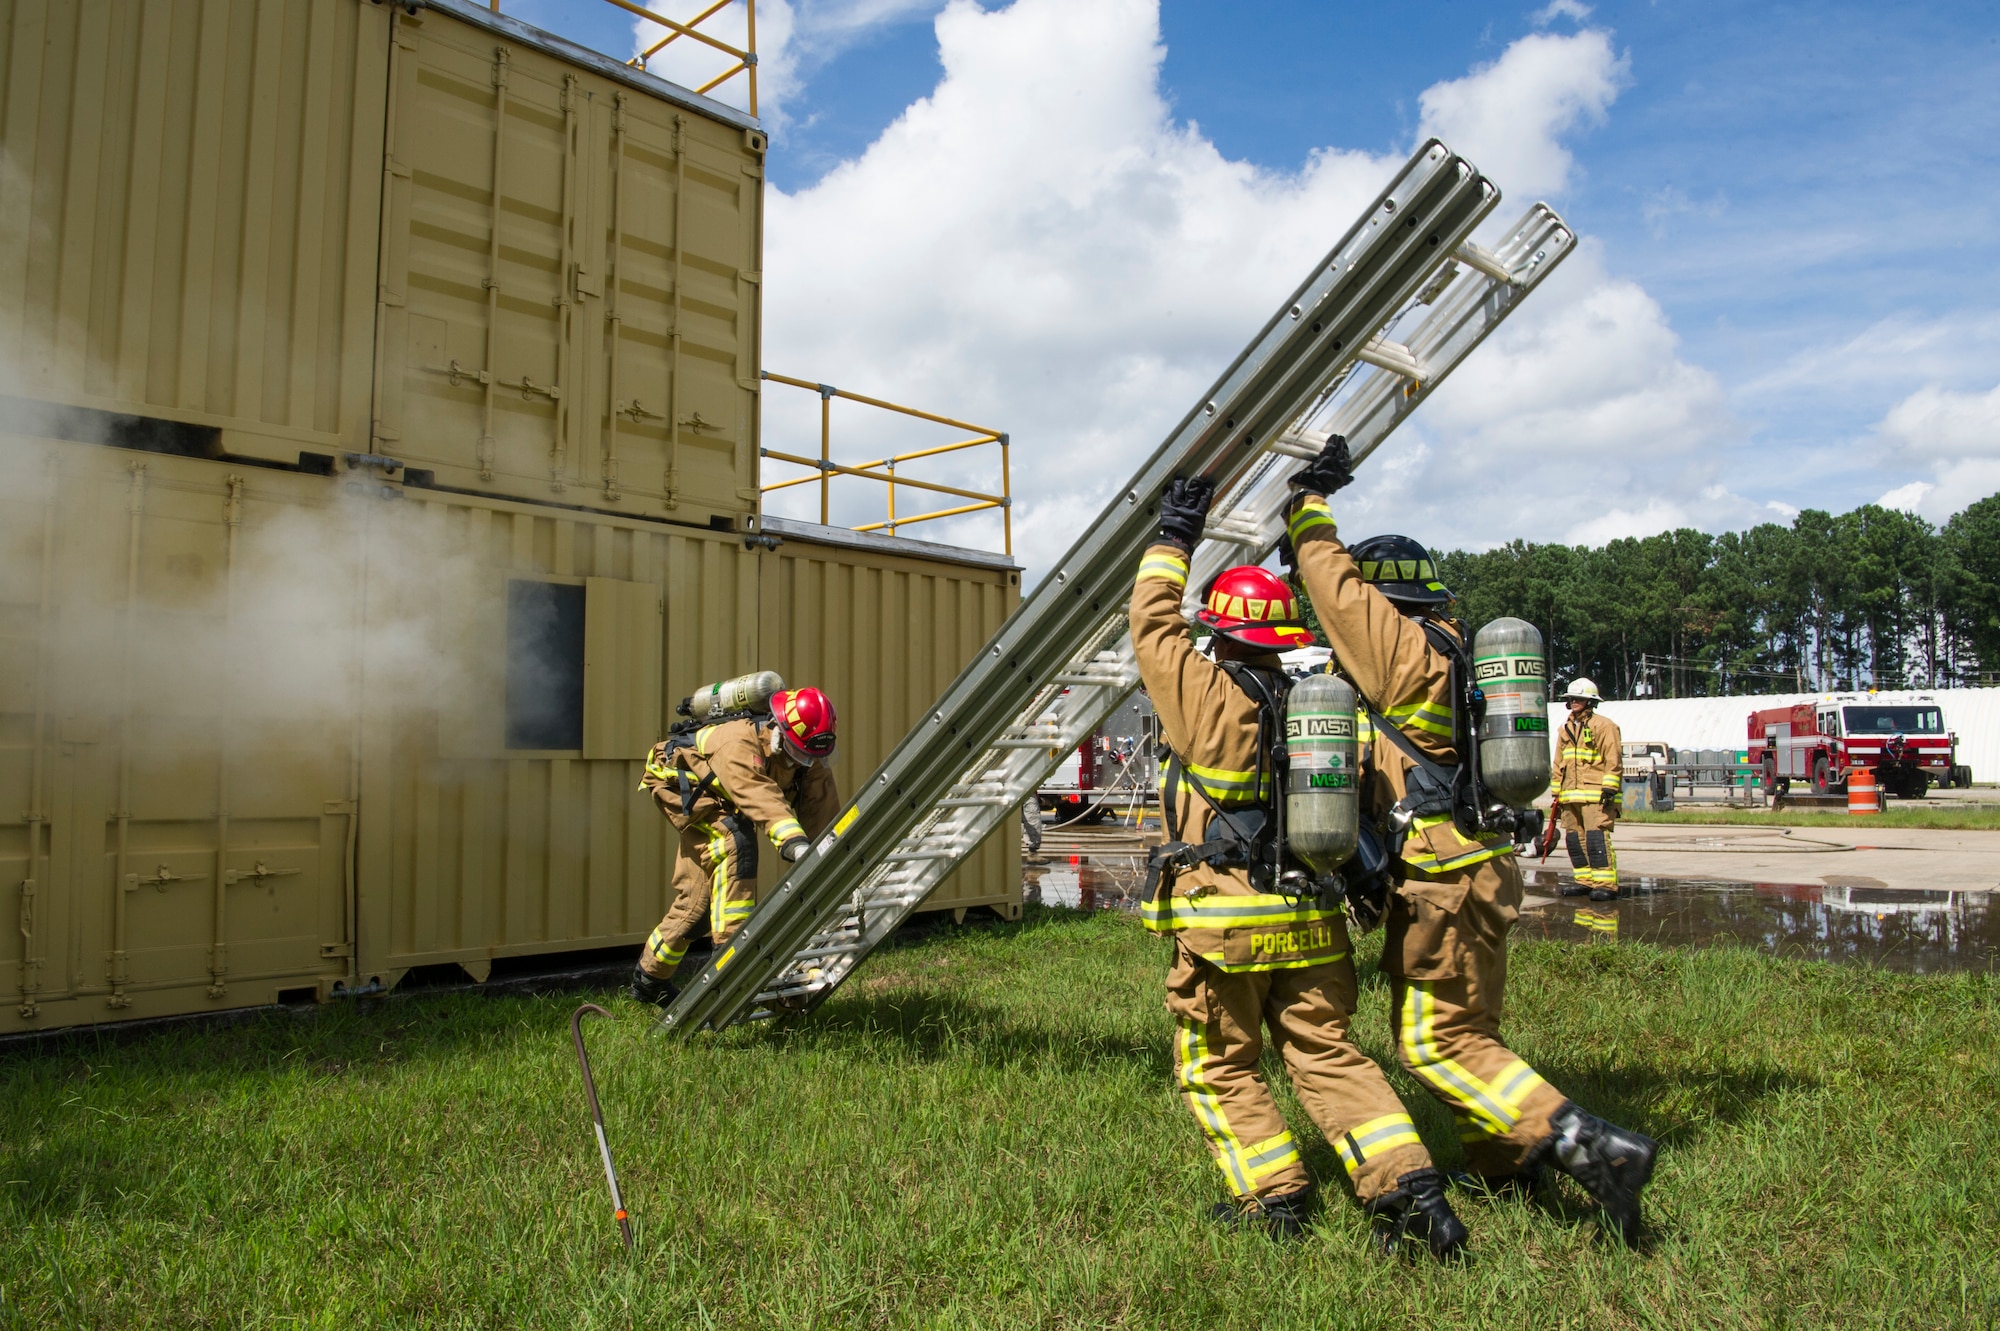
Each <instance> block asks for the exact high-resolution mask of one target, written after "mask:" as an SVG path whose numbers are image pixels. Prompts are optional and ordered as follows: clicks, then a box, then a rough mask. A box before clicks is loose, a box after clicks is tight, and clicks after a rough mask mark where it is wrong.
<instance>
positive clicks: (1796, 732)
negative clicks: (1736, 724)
mask: <svg viewBox="0 0 2000 1331" xmlns="http://www.w3.org/2000/svg"><path fill="white" fill-rule="evenodd" d="M1749 729H1750V733H1749V740H1750V744H1749V749H1750V761H1751V763H1753V764H1755V765H1759V766H1761V767H1763V769H1764V787H1765V789H1767V790H1770V791H1773V792H1776V793H1778V794H1783V793H1784V792H1786V791H1788V790H1790V789H1791V785H1792V782H1793V781H1801V782H1804V783H1806V784H1807V785H1808V786H1809V787H1810V788H1811V790H1812V792H1813V793H1814V794H1815V795H1826V794H1831V793H1833V792H1835V791H1840V790H1845V789H1846V788H1847V776H1848V773H1850V772H1852V771H1854V770H1855V769H1856V768H1863V767H1865V768H1869V769H1871V770H1872V771H1873V772H1874V773H1875V780H1876V782H1877V783H1878V784H1879V785H1880V786H1881V788H1882V790H1883V791H1885V792H1886V793H1888V794H1891V795H1898V796H1901V797H1902V798H1904V799H1922V798H1923V797H1924V794H1925V792H1926V791H1928V790H1929V789H1930V788H1931V787H1932V786H1933V785H1939V786H1951V785H1970V784H1971V783H1972V777H1971V773H1969V772H1967V771H1966V770H1965V769H1964V768H1962V767H1960V766H1958V736H1957V735H1956V734H1953V733H1952V732H1950V731H1948V730H1946V729H1945V727H1944V711H1943V709H1941V708H1940V707H1939V706H1938V704H1937V703H1936V702H1935V701H1934V700H1933V699H1931V698H1930V697H1929V696H1928V695H1924V694H1919V695H1917V696H1916V697H1915V698H1913V699H1908V700H1905V701H1901V702H1893V703H1891V702H1878V701H1876V700H1874V699H1872V698H1871V697H1869V695H1867V694H1865V693H1830V694H1825V695H1823V696H1821V697H1819V698H1815V699H1811V700H1809V701H1807V702H1801V703H1795V704H1793V705H1792V706H1790V707H1769V708H1766V709H1764V710H1763V711H1761V712H1752V713H1750V727H1749Z"/></svg>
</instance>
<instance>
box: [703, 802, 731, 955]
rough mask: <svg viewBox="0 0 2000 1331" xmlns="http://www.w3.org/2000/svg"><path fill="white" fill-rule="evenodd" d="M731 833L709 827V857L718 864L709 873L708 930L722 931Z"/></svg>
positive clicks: (728, 878) (728, 889) (728, 884)
mask: <svg viewBox="0 0 2000 1331" xmlns="http://www.w3.org/2000/svg"><path fill="white" fill-rule="evenodd" d="M728 851H730V833H726V831H722V829H720V827H710V829H708V857H710V861H712V863H714V865H716V867H714V869H712V871H710V875H708V931H710V933H722V901H724V899H726V897H728V891H730V857H728Z"/></svg>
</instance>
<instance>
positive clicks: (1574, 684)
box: [1563, 675, 1604, 707]
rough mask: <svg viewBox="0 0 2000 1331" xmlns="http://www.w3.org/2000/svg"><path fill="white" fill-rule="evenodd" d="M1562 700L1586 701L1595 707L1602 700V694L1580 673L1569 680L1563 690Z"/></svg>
mask: <svg viewBox="0 0 2000 1331" xmlns="http://www.w3.org/2000/svg"><path fill="white" fill-rule="evenodd" d="M1563 701H1564V702H1587V703H1589V704H1590V705H1591V706H1593V707H1595V706H1596V705H1597V704H1598V703H1601V702H1603V701H1604V695H1603V694H1601V693H1599V692H1598V691H1597V685H1596V684H1594V683H1592V682H1591V681H1590V680H1587V679H1585V678H1584V677H1583V676H1582V675H1578V676H1577V677H1576V678H1575V679H1573V680H1571V681H1570V682H1569V687H1568V688H1566V689H1564V690H1563Z"/></svg>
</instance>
